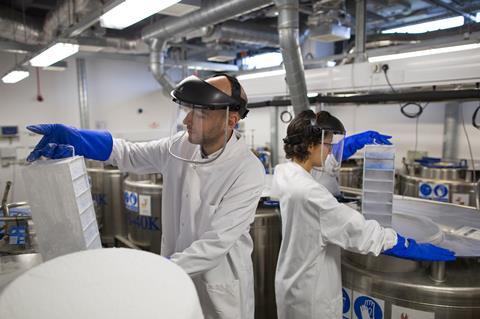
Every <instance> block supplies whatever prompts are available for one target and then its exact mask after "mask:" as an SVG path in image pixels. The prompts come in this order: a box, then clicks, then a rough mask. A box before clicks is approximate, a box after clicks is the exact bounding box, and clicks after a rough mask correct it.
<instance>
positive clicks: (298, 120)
mask: <svg viewBox="0 0 480 319" xmlns="http://www.w3.org/2000/svg"><path fill="white" fill-rule="evenodd" d="M329 117H331V115H330V113H328V112H325V111H320V112H318V113H316V114H315V112H313V111H312V110H306V111H303V112H301V113H300V114H298V115H297V116H295V118H294V119H293V120H292V121H291V122H290V124H289V125H288V128H287V137H286V138H285V139H284V142H285V144H284V146H283V149H284V150H285V154H286V157H287V158H288V159H294V158H295V159H298V160H300V161H302V162H303V161H305V160H306V159H307V158H308V156H310V152H309V151H308V147H309V146H311V145H317V144H320V143H321V142H322V137H321V136H319V135H317V134H306V132H308V128H309V127H312V126H314V125H318V126H320V127H323V125H322V124H323V123H325V121H326V120H327V119H328V118H329ZM298 136H301V141H300V143H298V142H295V143H292V142H289V140H290V138H289V137H298Z"/></svg>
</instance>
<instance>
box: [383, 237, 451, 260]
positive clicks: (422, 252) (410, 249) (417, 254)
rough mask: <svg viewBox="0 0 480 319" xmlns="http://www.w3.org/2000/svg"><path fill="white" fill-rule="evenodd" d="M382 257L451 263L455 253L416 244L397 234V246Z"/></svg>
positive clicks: (432, 246) (385, 252) (386, 251)
mask: <svg viewBox="0 0 480 319" xmlns="http://www.w3.org/2000/svg"><path fill="white" fill-rule="evenodd" d="M383 254H384V255H388V256H394V257H398V258H403V259H411V260H419V261H452V260H455V253H454V252H453V251H450V250H448V249H444V248H440V247H437V246H435V245H432V244H417V242H416V241H415V240H413V239H411V238H405V237H403V236H401V235H399V234H397V244H396V245H395V246H393V247H392V248H390V249H387V250H385V251H384V252H383Z"/></svg>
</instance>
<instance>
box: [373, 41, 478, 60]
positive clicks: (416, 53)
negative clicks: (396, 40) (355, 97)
mask: <svg viewBox="0 0 480 319" xmlns="http://www.w3.org/2000/svg"><path fill="white" fill-rule="evenodd" d="M478 48H480V43H471V44H464V45H457V46H452V47H444V48H436V49H427V50H419V51H412V52H404V53H396V54H389V55H380V56H373V57H369V58H368V62H370V63H376V62H383V61H391V60H400V59H407V58H415V57H419V56H426V55H434V54H441V53H451V52H458V51H465V50H472V49H478Z"/></svg>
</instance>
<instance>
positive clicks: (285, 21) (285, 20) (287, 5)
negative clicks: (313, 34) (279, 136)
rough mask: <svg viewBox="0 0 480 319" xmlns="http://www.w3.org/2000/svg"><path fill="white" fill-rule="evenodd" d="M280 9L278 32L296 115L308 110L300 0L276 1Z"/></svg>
mask: <svg viewBox="0 0 480 319" xmlns="http://www.w3.org/2000/svg"><path fill="white" fill-rule="evenodd" d="M275 5H276V6H277V8H278V32H279V35H280V48H281V50H282V56H283V65H284V67H285V72H286V77H287V85H288V88H289V90H290V98H291V101H292V106H293V110H294V113H295V114H299V113H300V112H302V111H304V110H308V109H309V106H310V103H309V102H308V97H307V84H306V82H305V72H304V70H303V60H302V54H301V52H300V45H299V36H298V32H299V31H298V29H299V14H298V0H275Z"/></svg>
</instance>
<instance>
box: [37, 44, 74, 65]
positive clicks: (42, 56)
mask: <svg viewBox="0 0 480 319" xmlns="http://www.w3.org/2000/svg"><path fill="white" fill-rule="evenodd" d="M78 49H79V45H78V44H72V43H63V42H58V43H55V44H54V45H52V46H50V47H49V48H48V49H46V50H45V51H42V52H40V53H39V54H37V55H36V56H35V57H33V58H32V59H30V64H31V65H32V66H36V67H47V66H50V65H52V64H54V63H56V62H58V61H61V60H63V59H65V58H67V57H69V56H71V55H73V54H75V53H77V52H78Z"/></svg>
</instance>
